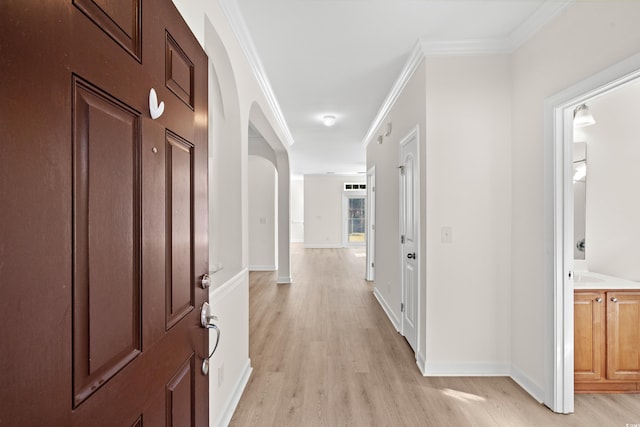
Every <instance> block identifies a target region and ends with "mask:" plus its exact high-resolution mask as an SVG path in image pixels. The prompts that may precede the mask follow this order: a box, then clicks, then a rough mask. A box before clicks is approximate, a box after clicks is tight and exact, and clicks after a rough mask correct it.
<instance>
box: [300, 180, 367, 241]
mask: <svg viewBox="0 0 640 427" xmlns="http://www.w3.org/2000/svg"><path fill="white" fill-rule="evenodd" d="M347 182H354V183H355V182H357V183H366V176H364V175H363V176H346V175H305V176H304V195H305V197H304V246H305V248H342V247H343V246H344V243H343V232H344V231H343V228H344V227H343V210H344V205H343V195H344V184H345V183H347Z"/></svg>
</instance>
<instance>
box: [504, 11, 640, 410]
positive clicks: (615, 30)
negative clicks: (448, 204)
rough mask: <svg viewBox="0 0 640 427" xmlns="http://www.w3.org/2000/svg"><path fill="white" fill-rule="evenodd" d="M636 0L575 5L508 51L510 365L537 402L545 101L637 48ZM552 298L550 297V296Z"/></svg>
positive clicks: (546, 282) (541, 374) (541, 376)
mask: <svg viewBox="0 0 640 427" xmlns="http://www.w3.org/2000/svg"><path fill="white" fill-rule="evenodd" d="M638 16H640V2H574V3H573V4H572V5H571V6H570V7H569V8H567V9H566V10H564V11H563V12H562V13H561V14H560V15H558V17H556V19H555V20H554V21H552V22H551V23H549V24H548V25H547V26H545V27H544V28H543V29H542V30H541V31H540V32H539V33H538V34H537V35H536V36H534V37H533V38H532V39H531V40H529V41H528V42H527V43H526V44H525V45H523V46H522V47H521V48H519V49H518V50H517V51H516V52H515V53H514V54H513V55H512V73H513V88H512V100H513V143H512V156H513V159H512V162H511V163H512V168H511V181H512V208H511V210H512V212H511V218H512V233H511V242H512V244H511V247H512V258H511V259H512V261H511V266H512V268H511V270H512V271H511V284H512V287H511V327H512V331H511V363H512V369H513V372H514V376H515V377H516V379H518V381H519V382H521V383H526V384H528V390H529V391H530V392H532V393H533V394H534V396H536V397H537V398H538V399H540V400H542V397H543V396H542V394H543V390H544V383H545V370H544V368H545V366H544V353H543V351H544V336H545V331H544V327H545V320H548V319H545V318H544V313H545V307H546V306H548V305H549V304H551V301H550V300H545V287H547V289H550V287H551V286H552V283H550V280H552V278H550V277H548V276H545V257H547V258H548V257H549V256H553V254H550V255H549V253H547V252H546V251H547V250H548V248H547V247H545V240H544V239H545V230H547V229H546V228H545V218H546V219H547V220H549V219H551V220H552V216H551V217H549V213H548V212H545V203H544V197H543V195H544V183H545V176H544V170H545V169H544V168H545V164H544V157H543V154H544V144H543V140H544V117H543V105H544V101H545V99H546V98H549V97H551V96H552V95H554V94H556V93H558V92H559V91H561V90H563V89H565V88H568V87H571V86H573V85H574V84H576V83H578V82H580V81H582V80H584V79H585V78H587V77H589V76H591V75H593V74H595V73H596V72H599V71H601V70H604V69H606V68H607V67H609V66H611V65H613V64H615V63H617V62H619V61H621V60H623V59H625V58H627V57H629V56H631V55H632V54H634V53H637V52H638V46H640V26H638ZM549 295H550V294H549Z"/></svg>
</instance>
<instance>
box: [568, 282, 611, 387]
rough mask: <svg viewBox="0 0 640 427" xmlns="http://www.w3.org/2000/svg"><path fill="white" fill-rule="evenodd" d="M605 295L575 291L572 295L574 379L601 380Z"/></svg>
mask: <svg viewBox="0 0 640 427" xmlns="http://www.w3.org/2000/svg"><path fill="white" fill-rule="evenodd" d="M604 298H605V294H604V293H603V292H598V291H576V292H575V297H574V308H573V311H574V373H575V377H574V378H575V381H576V382H580V381H598V380H600V379H602V373H603V371H604V356H605V335H604V334H605V325H604V319H605V304H604V303H603V302H604Z"/></svg>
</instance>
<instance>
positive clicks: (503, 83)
mask: <svg viewBox="0 0 640 427" xmlns="http://www.w3.org/2000/svg"><path fill="white" fill-rule="evenodd" d="M426 76H427V79H426V80H427V83H426V84H427V86H426V90H427V106H426V109H427V132H426V169H427V176H426V186H427V189H426V197H427V200H426V212H425V214H426V235H427V248H426V255H427V260H426V285H427V319H426V325H427V328H426V362H427V363H426V367H427V371H428V372H429V373H430V374H432V375H439V374H457V375H461V374H473V375H506V374H509V360H510V354H509V353H510V336H509V335H510V327H509V319H510V308H509V301H510V283H509V279H510V265H509V260H510V254H511V245H510V223H511V217H510V206H511V184H510V180H509V178H510V166H511V165H510V160H511V148H510V142H511V141H510V138H511V125H510V123H511V94H510V89H511V84H510V83H511V77H510V67H509V57H508V56H507V55H478V56H464V57H456V56H435V57H427V59H426ZM444 226H448V227H452V231H453V233H452V235H453V241H452V243H442V242H441V238H440V236H441V228H442V227H444ZM443 302H446V303H443Z"/></svg>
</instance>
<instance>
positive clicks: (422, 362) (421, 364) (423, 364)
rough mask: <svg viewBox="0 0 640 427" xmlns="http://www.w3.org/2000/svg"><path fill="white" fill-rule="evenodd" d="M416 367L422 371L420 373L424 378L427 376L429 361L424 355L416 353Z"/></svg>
mask: <svg viewBox="0 0 640 427" xmlns="http://www.w3.org/2000/svg"><path fill="white" fill-rule="evenodd" d="M416 365H418V369H420V373H421V374H422V376H423V377H426V376H427V361H426V359H425V357H424V355H422V354H420V353H416Z"/></svg>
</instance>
